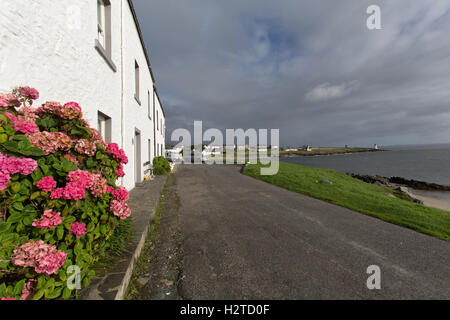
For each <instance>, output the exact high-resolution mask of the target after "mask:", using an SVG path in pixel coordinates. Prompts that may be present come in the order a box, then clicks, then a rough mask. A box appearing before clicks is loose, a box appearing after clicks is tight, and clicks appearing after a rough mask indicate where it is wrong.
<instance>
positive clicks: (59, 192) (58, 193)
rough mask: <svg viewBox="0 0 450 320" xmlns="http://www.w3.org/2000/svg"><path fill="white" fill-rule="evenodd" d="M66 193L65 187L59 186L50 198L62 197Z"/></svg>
mask: <svg viewBox="0 0 450 320" xmlns="http://www.w3.org/2000/svg"><path fill="white" fill-rule="evenodd" d="M63 194H64V189H63V188H58V189H55V190H53V191H52V193H51V194H50V199H52V200H55V199H62V197H63Z"/></svg>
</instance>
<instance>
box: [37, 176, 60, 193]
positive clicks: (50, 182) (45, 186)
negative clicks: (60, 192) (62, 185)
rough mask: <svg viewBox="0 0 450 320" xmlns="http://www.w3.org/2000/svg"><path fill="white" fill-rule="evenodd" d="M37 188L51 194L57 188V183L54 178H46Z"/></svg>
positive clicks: (40, 181) (39, 182)
mask: <svg viewBox="0 0 450 320" xmlns="http://www.w3.org/2000/svg"><path fill="white" fill-rule="evenodd" d="M36 187H38V188H39V189H41V190H43V191H46V192H50V191H52V190H53V189H54V188H56V181H55V180H54V179H53V177H44V178H42V179H41V180H39V181H38V183H37V184H36Z"/></svg>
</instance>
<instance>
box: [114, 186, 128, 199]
mask: <svg viewBox="0 0 450 320" xmlns="http://www.w3.org/2000/svg"><path fill="white" fill-rule="evenodd" d="M111 194H112V196H113V197H114V198H115V199H116V200H119V201H128V200H129V199H130V194H129V193H128V191H127V189H125V188H124V187H120V188H119V189H117V190H114V191H112V192H111Z"/></svg>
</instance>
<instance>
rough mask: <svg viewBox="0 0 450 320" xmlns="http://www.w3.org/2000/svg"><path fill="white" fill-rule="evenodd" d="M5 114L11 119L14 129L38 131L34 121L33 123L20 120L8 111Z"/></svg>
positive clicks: (28, 131)
mask: <svg viewBox="0 0 450 320" xmlns="http://www.w3.org/2000/svg"><path fill="white" fill-rule="evenodd" d="M5 116H7V117H8V118H9V120H11V123H12V124H13V126H14V130H16V131H19V132H22V133H34V132H36V131H38V127H37V125H36V123H34V122H30V121H25V120H20V119H18V118H17V117H16V116H15V115H13V114H11V113H9V112H7V113H6V114H5Z"/></svg>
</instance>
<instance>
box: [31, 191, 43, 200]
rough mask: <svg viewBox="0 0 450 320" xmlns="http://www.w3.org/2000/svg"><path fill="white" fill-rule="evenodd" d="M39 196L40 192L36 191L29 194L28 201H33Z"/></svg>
mask: <svg viewBox="0 0 450 320" xmlns="http://www.w3.org/2000/svg"><path fill="white" fill-rule="evenodd" d="M40 195H41V192H40V191H36V192H33V194H31V197H30V200H35V199H36V198H38V197H39V196H40Z"/></svg>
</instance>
